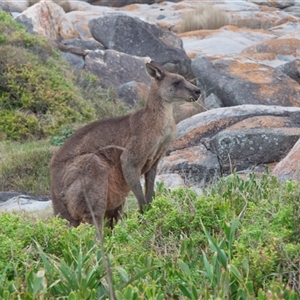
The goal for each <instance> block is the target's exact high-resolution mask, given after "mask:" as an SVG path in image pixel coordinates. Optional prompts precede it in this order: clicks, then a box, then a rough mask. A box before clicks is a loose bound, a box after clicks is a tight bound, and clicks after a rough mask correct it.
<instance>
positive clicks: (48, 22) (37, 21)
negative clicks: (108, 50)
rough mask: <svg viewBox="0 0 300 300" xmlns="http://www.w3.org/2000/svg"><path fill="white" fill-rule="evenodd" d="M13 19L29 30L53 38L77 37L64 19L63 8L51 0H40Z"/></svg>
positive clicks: (70, 25)
mask: <svg viewBox="0 0 300 300" xmlns="http://www.w3.org/2000/svg"><path fill="white" fill-rule="evenodd" d="M15 19H16V20H17V21H18V22H20V23H23V24H24V25H25V26H26V28H27V29H28V31H29V32H31V33H32V32H34V33H38V34H40V35H43V36H46V37H48V38H50V39H53V40H57V39H70V38H77V37H78V34H77V32H76V31H75V30H74V28H73V25H72V24H71V23H70V22H69V21H68V20H67V19H66V17H65V12H64V11H63V9H62V8H61V7H60V6H59V5H57V4H55V3H54V2H52V1H48V0H41V1H40V2H39V3H37V4H35V5H33V6H31V7H29V8H28V9H26V10H25V11H24V12H23V13H21V14H20V15H19V16H17V17H16V18H15Z"/></svg>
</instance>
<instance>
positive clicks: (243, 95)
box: [192, 56, 300, 107]
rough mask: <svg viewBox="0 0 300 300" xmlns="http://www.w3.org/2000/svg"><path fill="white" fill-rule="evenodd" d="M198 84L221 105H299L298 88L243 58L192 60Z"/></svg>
mask: <svg viewBox="0 0 300 300" xmlns="http://www.w3.org/2000/svg"><path fill="white" fill-rule="evenodd" d="M192 69H193V71H194V74H195V76H196V78H197V82H198V85H199V86H200V87H202V89H203V90H205V91H206V93H207V94H208V95H209V94H210V93H214V94H215V95H216V96H217V97H218V98H219V99H220V100H221V102H222V103H223V105H224V106H235V105H242V104H263V105H280V106H295V107H298V106H300V86H299V84H298V83H297V82H296V81H294V80H292V79H291V78H290V77H288V76H287V75H285V74H284V73H282V72H281V71H280V70H279V69H274V68H272V67H269V66H266V65H263V64H260V63H258V62H255V61H253V60H250V59H248V58H245V57H240V56H234V57H206V56H198V57H196V58H195V59H194V60H193V61H192Z"/></svg>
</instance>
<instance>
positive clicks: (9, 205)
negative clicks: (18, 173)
mask: <svg viewBox="0 0 300 300" xmlns="http://www.w3.org/2000/svg"><path fill="white" fill-rule="evenodd" d="M50 206H52V202H51V200H50V199H49V198H48V197H46V196H34V195H29V194H26V193H25V194H24V193H22V192H0V212H1V211H2V212H3V211H7V212H11V211H20V210H22V211H36V210H42V209H45V208H47V207H50Z"/></svg>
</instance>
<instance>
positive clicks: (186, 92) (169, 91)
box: [146, 61, 201, 103]
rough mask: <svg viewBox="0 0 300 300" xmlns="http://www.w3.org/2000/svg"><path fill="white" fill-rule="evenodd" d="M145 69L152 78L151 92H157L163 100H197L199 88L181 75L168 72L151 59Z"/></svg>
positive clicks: (171, 101) (170, 101)
mask: <svg viewBox="0 0 300 300" xmlns="http://www.w3.org/2000/svg"><path fill="white" fill-rule="evenodd" d="M146 70H147V72H148V74H149V76H150V77H151V78H152V79H153V80H154V82H153V84H152V87H151V92H152V93H153V92H155V93H157V94H158V95H159V96H160V97H161V98H162V99H163V101H165V102H168V103H173V102H179V101H197V100H198V98H199V97H200V94H201V91H200V89H199V88H198V87H197V86H195V85H193V84H192V83H190V82H188V81H187V80H185V79H184V77H182V76H181V75H179V74H175V73H170V72H168V71H166V70H164V69H163V68H162V67H161V66H160V65H158V64H157V63H155V62H153V61H151V62H150V63H147V64H146ZM153 89H154V90H153ZM151 92H150V93H151Z"/></svg>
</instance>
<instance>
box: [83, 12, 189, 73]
mask: <svg viewBox="0 0 300 300" xmlns="http://www.w3.org/2000/svg"><path fill="white" fill-rule="evenodd" d="M89 27H90V30H91V33H92V36H93V37H94V38H95V40H97V41H99V42H100V43H101V44H103V45H104V47H105V48H106V49H113V50H116V51H119V52H123V53H127V54H129V55H134V56H141V57H145V56H148V57H150V58H151V59H152V60H154V61H156V62H158V63H159V64H161V65H162V66H163V67H164V68H166V69H167V70H169V71H176V72H178V73H180V74H182V75H184V76H185V77H188V78H192V77H193V75H192V72H191V60H190V59H189V58H188V57H187V55H186V53H185V51H184V50H183V48H182V43H181V41H180V39H179V38H178V37H177V36H176V35H175V34H172V33H171V32H168V31H166V29H163V28H160V27H159V26H157V25H156V24H150V23H146V22H143V21H141V20H140V19H138V18H132V17H129V16H126V15H122V14H111V15H107V16H105V17H102V18H98V19H93V20H91V21H90V22H89ZM174 45H176V47H174Z"/></svg>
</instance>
